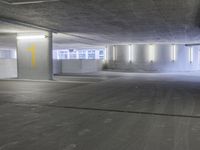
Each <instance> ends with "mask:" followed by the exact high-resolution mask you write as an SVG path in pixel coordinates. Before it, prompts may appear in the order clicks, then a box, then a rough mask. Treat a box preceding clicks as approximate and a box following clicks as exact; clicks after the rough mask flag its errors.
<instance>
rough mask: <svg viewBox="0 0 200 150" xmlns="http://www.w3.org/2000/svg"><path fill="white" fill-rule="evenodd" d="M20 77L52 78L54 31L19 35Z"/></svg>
mask: <svg viewBox="0 0 200 150" xmlns="http://www.w3.org/2000/svg"><path fill="white" fill-rule="evenodd" d="M17 56H18V78H19V79H35V80H51V79H52V33H37V34H33V33H28V34H27V33H26V34H18V35H17Z"/></svg>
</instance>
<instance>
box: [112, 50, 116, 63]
mask: <svg viewBox="0 0 200 150" xmlns="http://www.w3.org/2000/svg"><path fill="white" fill-rule="evenodd" d="M115 60H116V48H115V46H113V61H115Z"/></svg>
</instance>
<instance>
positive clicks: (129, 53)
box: [128, 45, 132, 62]
mask: <svg viewBox="0 0 200 150" xmlns="http://www.w3.org/2000/svg"><path fill="white" fill-rule="evenodd" d="M128 61H129V62H131V61H132V60H131V45H129V46H128Z"/></svg>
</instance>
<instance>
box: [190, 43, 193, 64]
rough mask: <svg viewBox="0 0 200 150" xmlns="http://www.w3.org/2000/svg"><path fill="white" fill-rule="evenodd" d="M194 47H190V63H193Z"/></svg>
mask: <svg viewBox="0 0 200 150" xmlns="http://www.w3.org/2000/svg"><path fill="white" fill-rule="evenodd" d="M193 57H194V56H193V47H190V48H189V61H190V63H192V62H193Z"/></svg>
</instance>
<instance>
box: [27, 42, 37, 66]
mask: <svg viewBox="0 0 200 150" xmlns="http://www.w3.org/2000/svg"><path fill="white" fill-rule="evenodd" d="M35 49H36V46H35V44H32V46H31V47H30V48H28V51H29V52H31V63H32V68H35V66H36V61H35Z"/></svg>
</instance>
